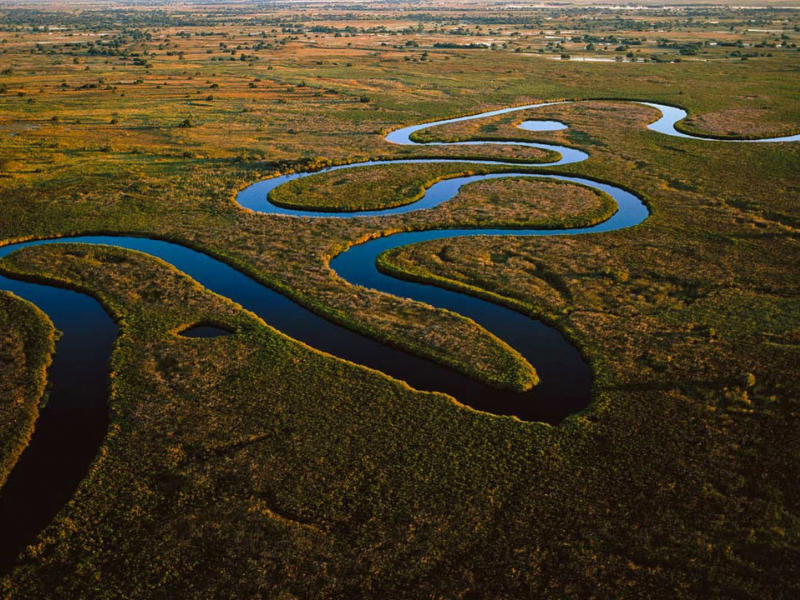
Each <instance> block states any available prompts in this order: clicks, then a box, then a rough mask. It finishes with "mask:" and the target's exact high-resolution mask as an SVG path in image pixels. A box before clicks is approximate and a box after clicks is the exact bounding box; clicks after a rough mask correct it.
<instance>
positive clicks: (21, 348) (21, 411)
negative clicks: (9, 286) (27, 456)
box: [0, 292, 55, 488]
mask: <svg viewBox="0 0 800 600" xmlns="http://www.w3.org/2000/svg"><path fill="white" fill-rule="evenodd" d="M54 347H55V332H54V331H53V325H52V323H51V322H50V320H49V319H48V318H47V316H46V315H45V314H44V313H43V312H41V311H40V310H39V309H37V308H36V307H35V306H33V305H32V304H30V303H28V302H25V301H24V300H21V299H20V298H18V297H16V296H14V295H13V294H10V293H7V292H0V488H2V486H3V484H4V483H5V480H6V478H7V477H8V474H9V473H10V472H11V469H12V468H13V467H14V464H15V463H16V462H17V459H18V458H19V456H20V454H21V453H22V451H23V450H24V449H25V446H27V444H28V440H29V439H30V436H31V434H32V433H33V428H34V426H35V423H36V417H37V416H38V414H39V403H40V402H41V401H42V400H43V399H44V396H45V385H46V383H47V367H48V366H50V360H51V357H52V355H53V351H54Z"/></svg>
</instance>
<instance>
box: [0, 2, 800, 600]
mask: <svg viewBox="0 0 800 600" xmlns="http://www.w3.org/2000/svg"><path fill="white" fill-rule="evenodd" d="M161 8H162V9H163V10H153V9H152V7H151V8H149V9H146V8H144V7H122V8H119V7H117V8H113V7H109V6H101V5H92V4H85V5H82V10H78V9H76V8H74V7H63V6H62V7H59V6H50V5H47V4H42V5H37V6H36V7H31V6H30V5H28V6H26V5H22V4H20V5H12V6H8V7H3V8H2V9H1V10H0V66H2V68H0V92H1V93H0V241H1V242H2V243H4V244H6V243H10V242H12V241H18V240H23V239H35V238H49V237H62V236H67V235H78V234H90V233H111V234H120V235H123V234H127V235H136V236H144V237H152V238H159V239H168V240H172V241H176V242H178V243H180V244H184V245H187V246H190V247H192V248H196V249H198V250H201V251H202V252H204V253H207V254H209V255H211V256H214V257H216V258H219V259H220V260H223V261H224V262H227V263H228V264H231V265H233V266H235V267H236V268H237V269H239V270H241V271H243V272H245V273H247V274H249V275H250V276H252V277H253V278H255V279H257V280H258V281H260V282H262V283H264V284H266V285H267V286H269V287H271V288H273V289H276V290H278V291H280V292H281V293H283V294H285V295H286V296H288V297H290V298H291V299H293V300H294V301H296V302H298V303H300V304H302V305H303V306H306V307H308V308H310V309H311V310H312V311H314V312H315V313H317V314H320V315H323V316H324V317H326V318H327V319H330V320H331V321H334V322H336V323H339V324H341V325H344V326H345V327H347V328H349V329H352V330H355V331H358V332H360V333H362V334H365V335H368V336H370V337H372V338H375V339H378V340H380V341H382V342H384V343H386V344H389V345H391V346H393V347H395V348H399V349H401V350H404V351H406V352H411V353H414V354H416V355H420V356H424V357H426V358H430V359H432V360H435V361H436V362H438V363H440V364H443V365H446V366H447V367H450V368H452V369H455V370H457V371H459V372H462V373H466V374H469V375H470V376H471V377H473V378H475V379H476V380H479V381H482V382H485V383H488V384H490V385H493V386H496V387H504V388H509V389H514V390H525V389H530V388H531V387H532V388H533V390H534V395H535V391H536V387H535V385H534V384H535V383H536V382H537V374H536V371H535V369H536V365H535V364H533V365H531V364H528V363H527V361H525V360H524V359H523V358H522V357H521V356H520V355H519V354H518V353H517V352H516V351H515V350H514V349H513V348H512V347H511V346H509V345H508V344H507V343H506V342H505V341H503V340H502V339H500V338H498V337H496V336H495V335H493V334H491V333H489V332H488V331H486V330H485V329H483V328H482V327H481V326H480V325H478V324H477V323H476V322H475V321H472V320H470V319H467V318H465V317H462V316H461V315H459V314H456V313H454V312H450V311H445V310H441V309H436V308H433V307H431V306H428V305H425V304H422V303H420V302H417V301H414V300H410V299H408V298H400V297H397V296H392V295H389V294H386V293H382V292H378V291H376V290H371V289H367V288H362V287H357V286H353V285H351V284H349V283H348V282H347V281H345V280H344V279H342V278H341V277H339V276H338V275H337V274H336V273H335V272H334V271H333V270H332V269H331V267H330V261H331V260H332V259H333V258H334V257H335V256H337V255H338V254H340V253H341V252H343V251H344V250H346V249H347V248H350V247H351V246H353V245H355V244H358V243H360V242H363V241H365V240H368V239H372V238H377V237H381V236H386V235H389V234H392V233H395V232H400V231H420V230H432V229H449V228H476V227H504V228H519V227H531V226H533V227H541V228H555V227H564V226H568V227H579V226H584V225H588V224H593V223H596V222H599V221H601V220H603V219H605V218H607V217H608V216H610V215H611V214H612V213H613V211H614V210H615V206H614V204H613V203H612V202H611V201H610V200H609V198H608V197H606V196H604V195H600V194H596V193H595V192H593V191H591V190H589V189H588V188H584V187H581V186H577V185H569V184H563V183H558V182H555V181H544V180H531V179H525V178H505V179H495V180H489V181H483V182H479V183H473V184H469V185H467V186H465V187H464V188H463V189H462V190H461V192H460V193H459V195H458V196H457V197H456V198H454V199H453V200H452V201H449V202H446V203H444V204H442V205H440V206H437V207H436V208H433V209H430V210H424V211H418V212H408V213H405V214H398V215H393V216H385V217H366V218H357V219H309V218H297V217H291V216H280V215H265V214H258V213H255V212H252V211H249V210H244V209H242V208H241V207H240V206H239V205H238V204H237V203H236V202H235V195H236V192H237V191H238V190H241V189H243V188H245V187H246V186H248V185H250V184H252V183H254V182H256V181H259V180H261V179H264V178H266V177H272V176H275V175H277V174H285V173H291V172H298V171H306V170H317V169H320V168H323V167H326V166H330V165H332V164H345V163H354V162H358V161H363V160H368V159H379V158H395V159H400V158H421V157H436V158H466V159H478V158H484V159H499V160H508V161H515V162H519V163H523V164H520V165H519V166H515V167H513V170H514V171H515V172H539V171H541V172H547V173H561V174H566V175H574V176H580V177H585V178H588V179H593V180H597V181H604V182H609V183H612V184H614V185H618V186H621V187H624V188H625V189H628V190H631V191H632V192H635V193H636V194H637V195H639V196H640V197H641V198H643V200H644V201H645V202H646V204H647V206H648V208H649V209H650V211H651V216H650V217H649V219H648V220H647V221H645V222H644V223H643V224H641V225H639V226H637V227H635V228H630V229H626V230H621V231H616V232H607V233H600V234H592V235H585V236H572V237H543V238H522V237H514V236H503V237H476V238H468V239H467V238H458V239H456V238H454V239H448V240H437V241H432V242H425V243H422V244H416V245H413V246H406V247H403V248H399V249H396V250H392V251H390V252H389V253H387V254H384V255H382V256H381V257H380V261H379V267H380V269H381V270H382V271H384V272H388V273H391V274H393V275H395V276H397V277H401V278H407V279H411V280H414V281H421V282H426V283H431V284H433V285H436V286H440V287H446V288H450V289H456V290H460V291H463V292H465V293H467V294H470V295H474V296H479V297H482V298H487V299H490V300H491V301H493V302H496V303H500V304H504V305H506V306H510V307H512V308H514V309H515V310H518V311H520V312H523V313H525V314H529V315H531V316H534V317H536V318H540V319H542V320H544V321H545V322H546V323H548V324H551V325H554V326H555V327H556V328H557V329H558V330H559V331H561V332H562V333H563V334H564V335H565V336H566V337H567V339H569V340H570V341H571V342H572V343H573V344H574V345H575V346H577V348H578V349H579V350H580V353H581V354H582V356H583V357H584V358H585V360H586V361H587V363H588V365H589V367H590V369H591V372H592V374H593V376H594V386H593V394H592V402H591V405H590V407H589V408H588V409H587V410H586V411H583V412H580V413H578V414H575V415H573V416H572V417H570V418H568V419H567V420H566V421H565V422H564V423H563V424H561V425H559V426H557V427H551V426H548V425H544V424H541V423H524V422H521V421H519V420H517V419H513V418H508V417H498V416H494V415H491V414H488V413H482V412H477V411H474V410H471V409H469V408H467V407H464V406H463V405H461V404H459V403H458V402H457V400H458V398H455V399H453V398H450V397H448V396H446V395H443V394H438V393H425V392H418V391H415V390H413V389H411V388H409V387H408V386H407V385H405V384H403V383H402V382H399V381H396V380H393V379H391V378H389V377H386V376H384V375H383V374H381V373H378V372H376V371H372V370H367V369H364V368H362V367H359V366H357V365H354V364H352V363H348V362H345V361H342V360H339V359H337V358H335V357H332V356H330V355H328V354H324V353H321V352H318V351H316V350H314V349H312V348H309V347H308V346H306V345H304V344H300V343H298V342H296V341H294V340H292V339H290V338H288V337H287V336H285V335H283V334H282V333H280V332H278V331H276V330H275V329H273V328H271V327H270V326H269V323H264V322H263V321H261V320H260V319H259V318H258V317H256V316H255V315H253V314H251V313H248V312H247V311H245V310H243V309H242V308H241V307H239V306H238V305H235V304H233V303H232V302H230V301H228V300H226V299H224V298H221V297H219V296H216V295H214V294H212V293H210V292H209V291H207V290H205V289H204V288H202V287H201V286H200V285H199V284H197V283H196V282H194V281H192V280H191V279H189V278H188V277H186V276H184V275H182V274H181V273H179V272H177V271H176V270H175V269H174V268H172V267H171V266H169V265H167V264H165V263H163V262H160V261H158V260H155V259H152V258H149V257H147V256H145V255H142V254H138V253H135V252H131V251H125V250H120V249H114V248H87V247H83V246H80V245H69V246H66V247H65V246H63V245H54V246H48V247H36V248H29V249H25V250H22V251H19V252H17V253H15V254H13V255H11V256H9V257H7V258H5V259H3V260H2V262H0V268H2V271H3V273H4V274H11V273H14V274H16V275H18V276H23V277H26V278H34V279H37V280H40V281H47V282H50V283H52V284H54V285H60V286H64V285H66V286H69V287H72V288H76V289H79V290H82V291H84V292H86V293H87V294H90V295H92V296H94V297H97V298H98V299H99V300H100V301H101V302H102V304H103V306H104V307H105V308H106V310H107V311H109V313H110V314H112V316H113V317H114V318H115V320H116V321H117V323H118V325H119V335H120V337H119V340H118V343H117V345H116V348H115V350H114V353H113V354H112V356H111V360H110V365H109V370H110V372H111V374H112V379H111V383H112V389H111V392H110V396H109V406H110V408H111V426H110V429H109V432H108V435H107V437H106V439H105V441H104V442H103V445H102V446H101V448H100V450H99V452H98V455H97V458H96V460H95V461H94V463H93V464H92V466H91V469H90V472H89V474H88V476H87V477H86V479H84V480H83V481H82V482H81V484H80V487H79V489H78V492H77V493H76V494H75V496H74V497H73V499H72V500H71V501H70V502H69V503H68V504H67V505H66V506H65V507H64V508H63V510H62V511H61V512H60V513H59V514H58V516H57V517H56V519H55V520H54V521H53V522H52V523H51V524H50V526H49V527H48V528H47V529H46V530H45V531H44V532H43V533H42V534H41V536H40V537H39V539H38V541H37V542H36V543H35V544H34V545H33V546H31V547H30V548H28V549H27V550H26V552H25V553H24V554H23V557H22V559H21V561H20V563H19V564H18V565H17V566H16V568H14V569H13V570H11V571H10V573H9V574H8V575H7V576H5V577H3V578H2V579H0V597H3V598H17V597H20V598H23V597H24V598H65V597H69V598H72V597H76V598H77V597H92V598H116V597H136V598H156V597H181V598H183V597H186V598H226V597H230V598H240V597H274V598H286V599H289V598H298V599H299V598H343V599H344V598H397V599H402V598H409V599H416V598H465V599H466V598H498V599H499V598H504V599H505V598H520V599H522V598H539V597H543V598H565V599H566V598H576V597H594V598H658V597H669V598H698V599H699V598H717V597H719V598H732V597H735V598H753V599H756V598H758V599H763V598H780V597H787V598H791V597H794V596H797V595H798V594H800V569H799V568H798V566H797V565H798V564H800V561H799V560H798V557H800V525H798V524H799V523H800V504H799V502H800V500H799V499H800V487H798V486H799V485H800V484H798V482H797V477H796V473H797V469H798V467H800V405H798V398H800V384H799V383H798V378H797V364H798V357H800V294H798V291H797V290H798V289H800V264H798V258H797V257H798V256H800V252H798V250H800V248H798V242H799V241H800V217H799V216H798V208H797V198H799V197H800V177H798V169H797V167H798V165H799V164H800V144H798V143H787V144H729V143H715V142H703V141H697V140H691V139H681V138H673V137H667V136H664V135H661V134H657V133H654V132H652V131H648V130H647V128H646V126H647V124H648V123H650V122H652V121H653V120H654V119H655V118H656V117H657V115H658V112H657V111H656V110H655V109H652V108H650V107H647V106H643V105H640V104H632V103H628V102H623V100H628V99H633V100H642V101H653V102H663V103H665V104H670V105H676V106H680V107H682V108H684V109H686V110H687V111H688V112H689V118H688V119H686V120H685V121H683V122H680V123H679V128H680V129H681V130H682V131H686V132H692V133H696V134H700V135H704V136H710V137H722V138H732V137H736V138H748V137H766V136H770V137H771V136H778V135H787V134H792V133H797V132H799V131H800V104H798V102H797V98H798V97H800V77H798V74H800V52H798V48H797V44H798V43H800V11H795V10H788V9H782V8H780V7H774V6H773V7H769V8H766V9H742V8H732V7H712V6H702V7H699V6H698V7H683V8H681V7H679V8H674V9H665V8H663V7H653V8H647V9H645V8H642V9H637V10H634V9H630V10H624V11H619V10H616V9H612V8H607V9H606V8H602V7H584V8H582V7H545V8H533V7H523V8H513V7H512V8H509V7H500V6H481V5H477V4H466V5H463V6H456V5H447V4H434V5H431V6H430V7H427V6H426V7H425V8H421V7H420V6H417V5H414V6H405V5H396V6H395V5H385V4H380V5H354V6H353V7H346V8H345V7H340V6H326V5H316V4H314V5H285V6H284V5H276V6H274V7H271V8H269V9H266V8H263V7H254V6H250V5H246V4H225V3H222V4H220V5H207V6H204V7H201V6H199V5H198V6H192V5H185V6H184V5H181V6H177V7H176V6H166V5H165V6H163V7H161ZM567 56H568V57H569V59H567ZM580 58H585V59H592V60H578V59H580ZM597 59H600V60H599V61H598V60H597ZM561 99H576V100H578V101H577V102H574V103H571V104H561V105H554V106H549V107H543V108H540V109H535V110H529V111H523V112H516V113H510V114H507V115H503V116H499V117H491V118H487V119H480V120H473V121H463V122H460V123H454V124H450V125H445V126H442V127H437V128H431V129H425V130H422V131H420V132H418V133H416V134H414V139H415V140H417V141H421V142H451V141H465V140H524V141H534V142H541V143H545V144H560V145H563V146H567V147H570V148H576V149H580V150H583V151H585V152H587V153H589V155H590V158H589V159H588V160H587V161H585V162H580V163H576V164H571V165H567V166H563V167H558V168H555V169H553V168H551V169H549V170H546V169H545V167H543V166H540V165H537V164H536V163H542V162H547V161H552V159H553V158H554V156H553V155H552V154H551V153H548V152H544V151H542V150H538V149H535V148H523V147H519V146H517V147H514V146H510V145H505V146H491V147H489V146H461V147H459V146H435V145H434V146H427V147H424V146H399V145H394V144H390V143H387V142H386V141H385V139H384V138H385V135H386V134H387V133H388V132H390V131H392V130H395V129H397V128H399V127H402V126H406V125H410V124H414V123H422V122H428V121H433V120H437V119H445V118H450V117H455V116H458V115H467V114H474V113H478V112H481V111H486V110H491V109H496V108H501V107H505V106H512V105H521V104H531V103H536V102H545V101H555V100H561ZM527 119H544V120H557V121H561V122H563V123H566V124H567V125H568V126H569V128H568V129H565V130H561V131H553V132H530V131H523V130H521V129H519V128H518V127H516V125H518V124H519V123H520V122H521V121H523V120H527ZM503 169H505V170H510V169H511V167H503V168H502V169H501V168H498V167H487V166H481V165H475V164H458V165H454V164H449V165H448V164H427V165H392V166H381V167H366V168H359V169H353V170H343V171H334V172H329V173H325V174H321V175H315V176H311V177H308V178H303V179H300V180H297V181H295V182H292V183H291V184H289V185H287V186H284V187H281V188H277V189H276V191H275V192H274V193H273V195H272V196H271V198H272V199H273V200H274V201H275V202H276V203H278V204H283V205H286V206H291V207H294V208H310V209H325V210H331V211H340V212H346V211H352V210H356V209H364V208H378V207H381V208H385V207H390V206H401V205H405V204H408V203H411V202H413V201H415V199H416V198H417V197H418V196H419V195H420V193H421V190H422V189H424V188H427V187H429V186H430V185H431V184H432V183H433V182H435V181H437V180H439V179H444V178H451V177H455V176H457V175H461V174H464V173H466V172H475V173H476V172H481V171H482V170H490V171H492V172H496V171H498V170H503ZM205 322H213V323H216V324H219V325H224V326H225V327H226V328H227V329H229V330H230V331H231V332H232V334H231V335H229V336H223V337H219V338H213V339H188V338H185V337H182V336H180V335H177V332H179V331H181V330H183V329H184V328H185V327H186V326H188V325H191V324H194V323H205ZM53 342H54V332H53V329H52V326H51V325H49V323H48V321H47V319H46V317H45V315H44V314H43V313H41V312H40V311H36V310H35V309H34V308H33V306H32V305H31V304H29V303H26V302H24V301H21V300H18V299H13V298H12V297H11V296H9V295H7V294H3V293H0V377H2V379H1V380H0V391H1V392H2V394H3V397H2V398H0V439H2V440H3V443H2V444H0V485H2V482H3V480H4V475H5V473H6V472H7V471H8V470H9V469H10V468H11V466H12V465H13V463H14V461H15V458H16V455H17V454H18V452H19V450H20V449H21V446H22V445H23V444H24V443H25V440H26V439H27V436H28V435H29V433H30V429H31V427H32V426H35V423H34V419H35V417H36V406H37V404H38V402H39V400H40V398H41V397H42V396H43V394H44V386H45V379H44V370H45V369H46V368H47V365H48V364H49V357H50V355H51V354H52V350H53ZM6 440H12V443H11V444H6ZM0 494H2V489H1V488H0ZM0 535H1V534H0Z"/></svg>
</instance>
